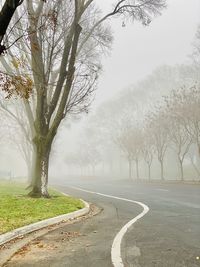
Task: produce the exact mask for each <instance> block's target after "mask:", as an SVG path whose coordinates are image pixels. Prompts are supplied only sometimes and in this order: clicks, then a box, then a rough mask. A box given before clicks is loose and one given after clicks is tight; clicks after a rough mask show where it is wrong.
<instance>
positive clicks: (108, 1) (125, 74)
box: [93, 0, 200, 107]
mask: <svg viewBox="0 0 200 267" xmlns="http://www.w3.org/2000/svg"><path fill="white" fill-rule="evenodd" d="M96 2H99V6H100V7H102V9H103V10H104V13H106V12H108V10H111V9H110V8H111V7H112V3H114V2H116V1H113V0H100V1H96ZM167 4H168V7H167V9H166V10H164V11H163V13H162V16H160V17H157V18H155V19H154V20H153V21H152V23H151V24H150V26H148V27H144V26H142V25H140V24H139V23H134V24H132V23H128V24H127V25H126V27H122V26H121V25H122V22H121V20H120V19H112V20H110V23H111V26H112V29H113V32H114V34H113V35H114V42H113V49H112V51H111V54H110V56H109V57H107V58H104V60H103V69H104V71H103V74H102V75H101V77H100V80H99V88H98V90H97V92H96V100H95V103H94V105H93V107H96V106H97V105H98V104H99V103H100V102H102V101H105V100H106V99H107V98H110V97H112V96H113V95H115V94H116V92H117V91H118V90H121V89H123V88H126V87H128V86H130V85H131V84H133V83H134V82H135V81H138V80H140V79H142V78H143V77H145V76H146V75H148V74H151V72H152V71H153V70H154V69H155V68H156V67H158V66H160V65H163V64H169V65H174V64H177V63H184V62H186V61H187V60H188V58H187V56H188V54H190V53H191V50H192V46H191V44H192V42H193V39H194V35H195V32H196V30H197V25H198V24H199V23H200V0H190V1H187V0H167Z"/></svg>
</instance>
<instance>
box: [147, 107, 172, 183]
mask: <svg viewBox="0 0 200 267" xmlns="http://www.w3.org/2000/svg"><path fill="white" fill-rule="evenodd" d="M147 118H148V119H147V128H148V129H149V132H148V134H150V135H152V138H153V142H154V146H155V152H156V154H157V159H158V161H159V163H160V175H161V180H164V157H165V154H166V150H167V147H168V131H167V127H166V124H165V114H164V113H163V112H162V109H161V108H160V107H159V108H157V111H156V112H151V113H150V114H148V116H147Z"/></svg>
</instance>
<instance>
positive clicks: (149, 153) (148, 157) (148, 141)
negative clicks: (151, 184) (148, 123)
mask: <svg viewBox="0 0 200 267" xmlns="http://www.w3.org/2000/svg"><path fill="white" fill-rule="evenodd" d="M150 133H151V131H149V130H148V129H147V128H145V129H144V134H143V142H142V150H141V152H142V156H143V159H144V161H145V162H146V163H147V166H148V179H149V180H151V165H152V162H153V156H154V152H155V148H154V143H153V138H152V136H151V135H150Z"/></svg>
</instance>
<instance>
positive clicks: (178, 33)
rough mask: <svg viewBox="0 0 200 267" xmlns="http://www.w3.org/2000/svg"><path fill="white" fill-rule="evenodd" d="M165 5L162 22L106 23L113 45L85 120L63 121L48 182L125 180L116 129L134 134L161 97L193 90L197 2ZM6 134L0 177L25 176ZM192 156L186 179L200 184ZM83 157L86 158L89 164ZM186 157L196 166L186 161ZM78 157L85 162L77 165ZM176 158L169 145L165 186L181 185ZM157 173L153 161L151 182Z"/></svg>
mask: <svg viewBox="0 0 200 267" xmlns="http://www.w3.org/2000/svg"><path fill="white" fill-rule="evenodd" d="M112 3H113V1H112V0H109V1H107V0H104V1H99V7H100V8H101V9H102V11H103V13H104V14H106V13H107V12H108V11H109V10H110V7H111V6H112V5H111V4H112ZM167 5H168V6H167V9H166V10H164V11H163V12H162V15H161V16H158V17H156V18H155V19H153V21H152V22H151V23H150V25H149V26H146V27H145V26H142V25H141V24H140V23H139V22H134V23H132V22H131V21H124V20H123V19H121V18H116V19H110V20H109V24H110V27H111V31H112V34H113V37H114V40H113V44H112V49H111V51H109V52H107V53H105V54H102V59H101V60H102V72H101V74H100V76H99V80H98V86H97V89H96V91H95V96H94V100H93V103H92V104H91V106H90V108H89V112H88V114H78V115H70V116H67V117H66V118H65V120H64V121H63V122H62V125H61V126H60V128H59V131H58V134H57V136H56V140H55V142H54V144H53V148H52V155H51V161H50V177H51V179H52V181H53V179H56V176H58V175H59V176H63V177H65V176H76V175H78V176H79V175H81V176H82V177H84V176H97V177H101V176H106V177H116V178H117V177H118V178H119V177H120V178H124V179H127V178H128V177H129V168H128V163H127V158H126V152H127V151H124V149H121V148H120V145H119V144H117V141H116V139H118V138H119V136H120V134H122V133H120V131H119V128H120V127H121V129H122V128H123V127H122V124H123V123H125V124H127V125H126V126H124V127H125V128H127V129H126V130H127V131H128V130H129V129H132V128H134V127H135V128H136V129H139V128H140V127H141V124H142V125H143V124H144V119H145V116H146V114H147V113H148V111H149V110H151V109H152V110H154V109H155V106H157V105H160V103H161V102H162V96H167V95H170V91H171V90H174V89H177V90H178V89H179V88H181V87H182V86H186V87H187V88H189V87H191V86H193V85H194V84H196V82H197V79H198V78H199V77H198V78H197V76H198V75H197V73H198V70H197V72H196V70H195V71H193V70H191V68H192V67H191V66H192V64H193V61H192V59H191V57H190V55H191V54H192V53H193V49H194V47H193V42H194V40H195V34H196V32H197V27H198V25H199V23H200V19H199V14H200V2H199V1H198V0H192V1H182V0H169V1H167ZM184 66H185V67H184ZM187 66H188V68H187ZM159 72H160V74H159ZM175 72H176V75H175V74H174V73H175ZM185 72H186V74H185ZM186 76H187V77H186ZM198 82H199V80H198ZM106 119H107V121H106ZM8 128H9V127H8ZM6 129H7V128H6V127H4V128H3V129H2V130H1V132H2V138H1V139H2V141H1V151H0V162H1V166H0V171H1V173H2V174H3V175H5V174H8V176H9V175H10V172H11V173H12V175H11V176H12V177H26V176H27V166H26V164H25V160H24V159H23V157H22V155H21V152H20V149H19V147H18V146H16V145H13V142H12V141H11V139H10V138H9V140H8V138H7V136H8V134H7V130H6ZM123 134H125V133H123ZM11 135H12V133H11ZM125 135H126V134H125ZM22 142H23V141H22ZM196 150H197V148H196V146H195V144H193V145H192V146H191V148H190V150H189V152H188V156H186V158H185V160H184V166H185V168H186V177H187V179H191V180H195V179H199V174H198V171H197V169H198V159H197V158H198V157H197V156H195V155H197V154H198V153H197V151H196ZM85 151H87V152H88V153H89V155H87V156H88V159H86V155H85V154H84V153H85ZM191 153H192V155H193V156H192V158H193V163H192V164H194V166H192V164H191V162H190V156H189V154H191ZM82 154H83V155H82ZM170 155H173V156H170ZM82 157H83V158H84V160H86V162H84V163H80V164H79V162H80V161H81V160H82ZM155 157H156V156H155ZM174 158H176V156H175V154H174V151H173V148H171V146H169V148H168V149H167V155H166V159H165V161H164V165H165V177H166V178H167V179H172V180H173V179H179V178H180V177H178V176H179V169H178V168H177V167H176V166H175V165H177V164H178V163H176V164H174ZM74 161H75V162H74ZM139 161H140V166H139V170H140V178H144V179H146V178H147V176H148V173H147V172H148V170H147V166H146V165H145V162H144V159H142V157H141V159H140V160H139ZM132 164H133V167H132V168H133V170H132V178H136V173H135V165H134V162H133V163H132ZM173 164H174V167H172V165H173ZM168 166H170V168H169V167H168ZM196 166H197V167H196ZM159 168H160V167H159V162H158V160H156V159H154V160H153V163H152V176H153V178H154V179H160V169H159ZM196 168H197V169H196Z"/></svg>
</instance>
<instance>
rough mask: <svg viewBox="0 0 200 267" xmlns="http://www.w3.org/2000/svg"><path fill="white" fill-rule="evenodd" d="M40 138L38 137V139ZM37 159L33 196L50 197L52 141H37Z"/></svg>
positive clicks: (31, 193) (30, 194)
mask: <svg viewBox="0 0 200 267" xmlns="http://www.w3.org/2000/svg"><path fill="white" fill-rule="evenodd" d="M36 140H38V139H36ZM35 146H36V159H35V163H34V174H33V177H32V178H33V179H32V190H31V192H30V193H29V196H31V197H45V198H48V197H49V193H48V169H49V155H50V150H51V143H46V142H44V140H43V142H42V140H40V141H35Z"/></svg>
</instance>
